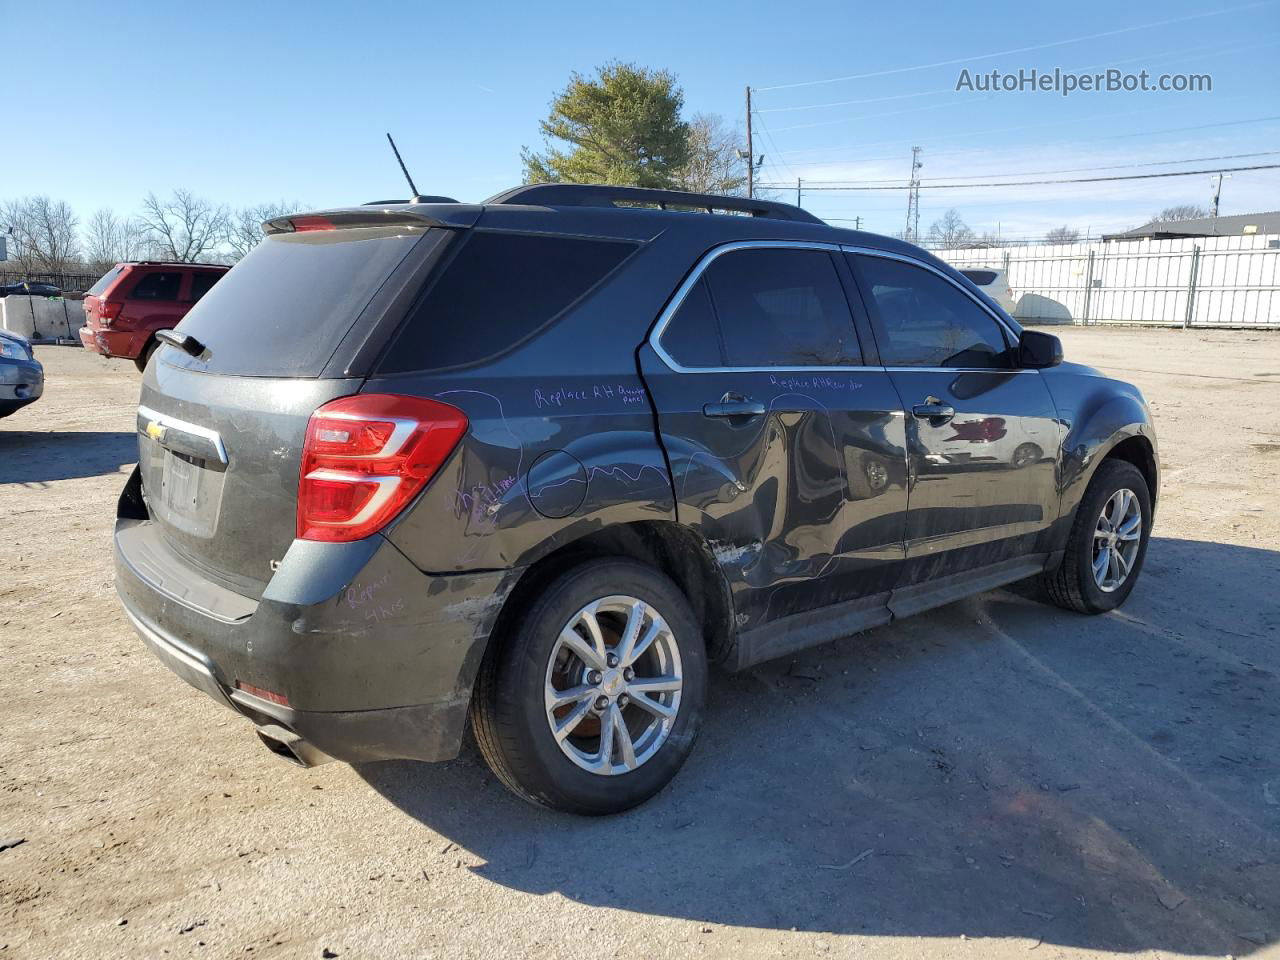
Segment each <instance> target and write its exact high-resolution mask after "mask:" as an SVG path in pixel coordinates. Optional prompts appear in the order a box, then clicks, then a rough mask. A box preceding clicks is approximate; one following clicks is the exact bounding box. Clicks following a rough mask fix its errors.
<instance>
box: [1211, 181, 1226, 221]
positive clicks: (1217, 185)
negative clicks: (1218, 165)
mask: <svg viewBox="0 0 1280 960" xmlns="http://www.w3.org/2000/svg"><path fill="white" fill-rule="evenodd" d="M1225 178H1226V179H1227V180H1230V179H1231V174H1229V173H1228V174H1226V176H1225ZM1222 181H1223V174H1221V173H1215V174H1214V175H1213V206H1212V208H1211V211H1210V213H1209V216H1211V217H1216V216H1217V215H1218V198H1219V197H1221V196H1222Z"/></svg>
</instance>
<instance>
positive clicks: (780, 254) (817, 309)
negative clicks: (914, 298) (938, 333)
mask: <svg viewBox="0 0 1280 960" xmlns="http://www.w3.org/2000/svg"><path fill="white" fill-rule="evenodd" d="M662 346H663V348H664V349H665V350H666V351H667V352H668V353H669V354H670V355H671V357H672V359H673V360H675V361H676V362H677V363H679V364H681V365H683V366H687V367H709V366H724V367H815V366H816V367H835V366H857V365H858V364H860V363H861V362H862V358H861V351H860V350H859V347H858V339H857V334H856V332H855V331H854V327H853V317H852V316H851V315H850V313H849V304H848V301H847V300H846V299H845V295H844V289H843V287H842V286H841V285H840V277H839V275H838V274H837V272H836V266H835V263H834V262H833V261H832V259H831V254H829V253H828V252H827V251H825V250H806V249H795V248H786V247H777V248H775V247H764V248H749V249H744V250H733V251H730V252H728V253H724V254H721V255H720V256H719V257H717V258H716V259H715V260H713V261H712V262H711V264H710V265H709V266H708V267H707V269H706V270H705V271H703V274H702V277H701V279H700V280H699V281H698V283H697V284H696V285H695V286H694V287H693V288H692V289H691V290H690V291H689V294H688V296H686V297H685V300H684V302H683V303H682V304H681V307H680V309H679V311H678V312H677V313H676V315H675V316H674V317H673V318H672V320H671V323H670V324H668V326H667V328H666V330H664V331H663V335H662Z"/></svg>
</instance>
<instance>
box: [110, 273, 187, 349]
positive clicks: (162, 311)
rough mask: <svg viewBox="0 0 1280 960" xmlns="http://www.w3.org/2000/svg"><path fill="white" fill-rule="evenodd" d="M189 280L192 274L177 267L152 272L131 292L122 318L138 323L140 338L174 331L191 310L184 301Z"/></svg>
mask: <svg viewBox="0 0 1280 960" xmlns="http://www.w3.org/2000/svg"><path fill="white" fill-rule="evenodd" d="M187 277H188V271H186V270H182V269H180V268H177V267H169V268H166V269H160V270H148V271H147V272H146V273H143V274H142V276H141V277H139V278H138V280H137V281H136V282H135V283H134V285H133V289H131V290H130V291H129V294H128V296H127V298H126V300H125V304H124V308H123V309H122V311H121V313H122V315H123V316H125V317H128V318H130V319H132V320H133V321H134V324H135V329H136V330H137V331H138V332H139V333H140V334H141V333H144V332H150V331H155V330H171V329H173V328H174V327H176V326H177V325H178V321H180V320H181V319H182V318H183V317H184V316H185V315H186V312H187V310H188V308H189V307H190V305H189V304H187V303H185V302H184V301H183V293H184V292H185V291H184V289H183V288H184V287H185V286H186V283H187ZM142 339H145V338H142ZM139 346H141V342H139Z"/></svg>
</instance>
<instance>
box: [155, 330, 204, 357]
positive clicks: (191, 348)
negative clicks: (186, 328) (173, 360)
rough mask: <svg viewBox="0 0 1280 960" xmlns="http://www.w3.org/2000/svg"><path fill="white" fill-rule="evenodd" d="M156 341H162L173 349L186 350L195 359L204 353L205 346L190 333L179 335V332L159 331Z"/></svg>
mask: <svg viewBox="0 0 1280 960" xmlns="http://www.w3.org/2000/svg"><path fill="white" fill-rule="evenodd" d="M156 339H157V340H162V341H164V342H165V343H167V344H169V346H171V347H177V348H178V349H179V350H184V351H186V352H187V353H189V354H191V356H193V357H198V356H200V354H202V353H204V351H205V346H204V344H203V343H201V342H200V341H199V340H197V339H196V338H195V337H193V336H191V334H189V333H179V332H178V331H177V330H157V331H156Z"/></svg>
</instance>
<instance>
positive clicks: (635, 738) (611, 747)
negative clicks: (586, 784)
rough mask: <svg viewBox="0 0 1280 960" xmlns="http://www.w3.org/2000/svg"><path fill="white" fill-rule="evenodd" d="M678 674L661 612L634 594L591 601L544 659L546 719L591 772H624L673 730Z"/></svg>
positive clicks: (571, 756) (679, 669)
mask: <svg viewBox="0 0 1280 960" xmlns="http://www.w3.org/2000/svg"><path fill="white" fill-rule="evenodd" d="M683 682H684V674H683V670H682V667H681V663H680V650H679V647H678V646H677V644H676V640H675V636H674V635H673V634H672V632H671V628H670V627H669V626H668V625H667V623H666V621H665V620H664V619H663V617H662V615H661V614H660V613H659V612H658V611H657V610H656V609H655V608H654V607H653V605H652V604H649V603H646V602H645V601H643V600H639V599H637V598H635V597H630V596H625V595H615V596H608V597H602V598H600V599H598V600H593V601H592V602H591V603H588V604H587V605H586V606H584V607H583V608H582V609H580V610H579V611H578V612H577V613H576V614H574V615H573V617H571V618H570V620H569V622H568V623H566V624H565V625H564V627H562V628H561V630H560V634H559V636H558V637H557V639H556V643H555V645H554V647H552V650H551V656H550V659H549V661H548V663H547V672H546V682H545V703H546V715H547V723H548V725H549V726H550V728H551V734H552V736H554V737H555V740H556V743H558V744H559V746H560V750H561V752H563V753H564V755H565V756H566V757H568V758H569V759H570V760H572V761H573V762H574V763H575V764H577V765H578V766H579V767H581V768H582V769H583V770H586V771H588V772H590V773H594V774H598V775H601V776H614V775H617V774H623V773H629V772H630V771H632V770H635V769H636V768H637V767H640V766H641V765H642V764H644V763H645V762H646V761H647V760H649V759H651V758H652V757H653V756H654V755H655V754H656V753H657V752H658V751H659V750H660V749H661V748H662V745H663V744H664V743H665V742H666V740H667V738H668V737H669V736H670V734H671V728H672V726H673V725H674V723H675V719H676V715H677V714H678V713H679V710H680V693H681V689H682V687H683Z"/></svg>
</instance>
